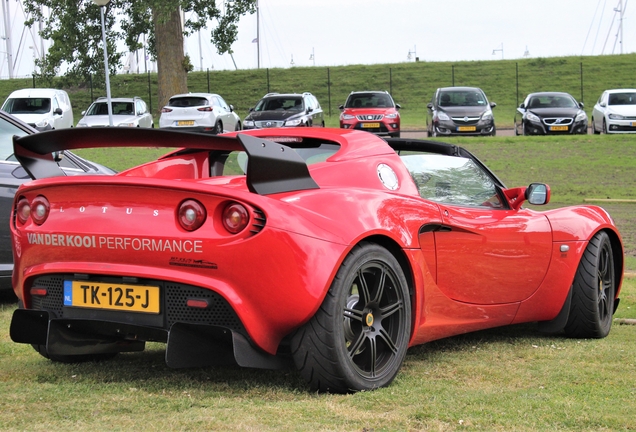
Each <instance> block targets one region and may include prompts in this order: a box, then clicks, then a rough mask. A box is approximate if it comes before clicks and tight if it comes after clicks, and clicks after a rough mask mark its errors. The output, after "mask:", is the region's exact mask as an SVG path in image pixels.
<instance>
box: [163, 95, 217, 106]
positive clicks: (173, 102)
mask: <svg viewBox="0 0 636 432" xmlns="http://www.w3.org/2000/svg"><path fill="white" fill-rule="evenodd" d="M205 105H209V102H208V100H207V99H206V98H204V97H196V96H187V97H178V98H172V99H170V100H169V101H168V106H171V107H195V106H205Z"/></svg>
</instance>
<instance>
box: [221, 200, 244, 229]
mask: <svg viewBox="0 0 636 432" xmlns="http://www.w3.org/2000/svg"><path fill="white" fill-rule="evenodd" d="M249 222H250V214H249V213H248V211H247V209H246V208H245V207H244V206H243V205H242V204H239V203H230V204H228V205H227V207H225V210H223V226H224V227H225V229H226V230H227V231H228V232H230V233H232V234H237V233H240V232H241V231H243V230H244V229H245V227H246V226H247V224H248V223H249Z"/></svg>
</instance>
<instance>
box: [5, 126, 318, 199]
mask: <svg viewBox="0 0 636 432" xmlns="http://www.w3.org/2000/svg"><path fill="white" fill-rule="evenodd" d="M103 147H108V148H117V147H166V148H175V147H177V148H185V149H188V150H208V151H214V150H220V151H245V152H246V153H247V156H248V164H247V172H246V175H247V186H248V188H249V190H250V191H251V192H254V193H257V194H260V195H268V194H274V193H281V192H291V191H295V190H304V189H317V188H318V185H317V184H316V182H315V181H314V180H313V179H312V178H311V175H310V174H309V169H308V168H307V164H306V163H305V161H304V160H303V159H302V158H301V157H300V156H299V155H298V153H296V152H295V151H294V150H293V149H292V148H290V147H287V146H285V145H282V144H279V143H275V142H273V141H270V140H266V139H262V138H258V137H254V136H251V135H247V134H238V135H236V136H235V137H223V136H216V135H209V134H202V133H188V132H177V131H168V130H158V129H140V128H127V127H94V128H71V129H57V130H52V131H46V132H39V133H36V134H32V135H26V136H23V137H17V136H15V137H14V138H13V151H14V154H15V157H16V158H17V159H18V161H19V162H20V163H21V164H22V166H23V167H24V169H25V171H26V172H27V173H28V174H29V176H30V177H31V178H32V179H41V178H49V177H59V176H64V175H65V173H64V171H63V170H62V169H61V168H60V167H59V165H58V164H57V162H56V161H55V160H54V158H53V156H52V154H53V153H55V152H60V151H63V150H76V149H82V148H103Z"/></svg>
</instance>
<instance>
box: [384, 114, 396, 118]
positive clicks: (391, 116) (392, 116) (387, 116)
mask: <svg viewBox="0 0 636 432" xmlns="http://www.w3.org/2000/svg"><path fill="white" fill-rule="evenodd" d="M397 116H398V113H392V114H388V115H386V116H384V117H386V118H390V119H394V118H396V117H397Z"/></svg>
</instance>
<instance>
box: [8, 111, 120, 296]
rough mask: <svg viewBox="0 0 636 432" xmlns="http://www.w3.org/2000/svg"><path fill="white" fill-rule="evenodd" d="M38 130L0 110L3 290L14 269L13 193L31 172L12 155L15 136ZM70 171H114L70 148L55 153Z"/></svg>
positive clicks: (109, 172) (80, 172)
mask: <svg viewBox="0 0 636 432" xmlns="http://www.w3.org/2000/svg"><path fill="white" fill-rule="evenodd" d="M33 133H41V134H46V133H48V132H38V131H37V130H36V129H34V128H32V127H31V126H29V125H28V124H26V123H24V122H23V121H21V120H19V119H17V118H16V117H14V116H12V115H10V114H8V113H6V112H4V111H0V186H1V189H0V290H7V289H11V273H12V272H13V254H12V252H11V234H10V231H9V219H10V215H11V207H12V205H13V196H14V195H15V192H16V191H17V190H18V187H19V186H20V185H21V184H22V183H24V182H27V181H29V180H31V178H30V177H29V174H28V173H27V172H26V171H25V169H24V168H23V167H22V165H20V163H19V162H18V161H17V159H16V158H15V156H14V155H13V137H14V136H16V135H17V136H25V135H30V134H33ZM52 157H55V160H57V163H58V165H59V166H60V167H62V168H63V169H64V172H65V173H66V174H67V175H77V174H114V173H115V172H114V171H113V170H111V169H109V168H106V167H103V166H101V165H98V164H95V163H93V162H89V161H87V160H86V159H83V158H81V157H79V156H77V155H76V154H73V153H71V152H69V151H64V152H63V153H55V154H54V155H52Z"/></svg>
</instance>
